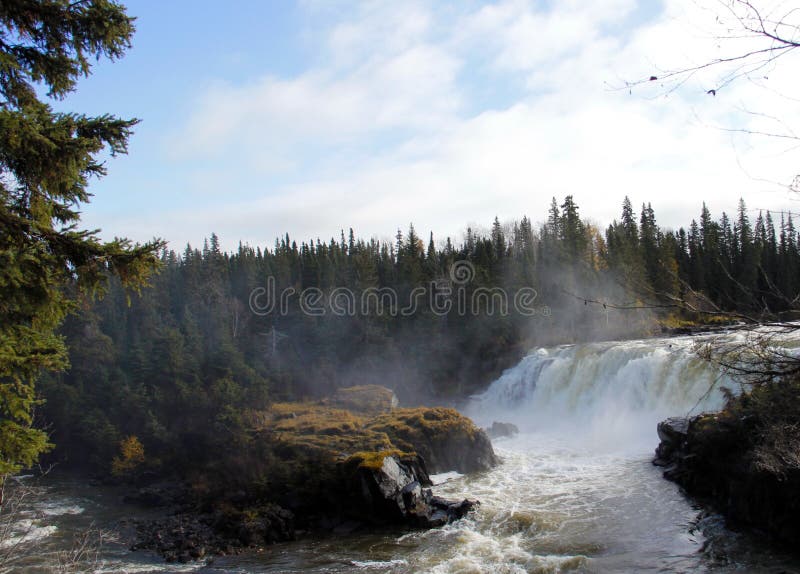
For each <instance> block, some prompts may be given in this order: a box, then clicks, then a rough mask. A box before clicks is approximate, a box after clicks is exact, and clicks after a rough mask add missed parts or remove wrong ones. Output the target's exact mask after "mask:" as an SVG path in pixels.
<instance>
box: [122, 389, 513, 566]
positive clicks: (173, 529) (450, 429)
mask: <svg viewBox="0 0 800 574" xmlns="http://www.w3.org/2000/svg"><path fill="white" fill-rule="evenodd" d="M247 417H248V420H249V424H250V427H251V440H250V443H249V444H248V445H246V448H244V449H243V453H242V456H241V461H240V464H238V465H236V466H233V467H229V468H225V469H223V471H221V472H220V475H218V476H216V477H214V478H213V479H209V478H208V477H205V476H202V477H198V476H194V477H187V480H186V481H185V482H184V483H181V484H180V486H176V484H175V483H161V484H158V485H149V486H146V487H142V488H139V489H138V490H137V491H136V492H135V493H134V494H132V495H131V496H129V497H128V501H129V502H130V503H133V504H138V505H140V506H151V507H152V506H158V507H163V508H164V509H165V515H164V516H163V517H162V518H160V519H156V520H149V521H137V522H136V523H135V524H133V526H135V529H136V532H137V538H138V539H137V541H136V543H135V544H134V548H146V549H151V550H155V551H157V552H159V553H161V554H162V555H163V556H164V557H165V558H166V559H167V560H169V561H176V560H177V561H182V562H186V561H189V560H197V559H201V558H204V557H206V556H209V555H214V554H229V553H232V552H238V551H240V550H242V549H245V548H252V547H258V546H263V545H266V544H271V543H274V542H280V541H285V540H292V539H294V537H295V536H297V535H298V532H299V533H302V532H304V531H308V530H314V531H319V530H324V531H348V530H352V529H355V528H359V527H363V526H365V525H397V526H402V527H406V528H407V527H411V528H432V527H437V526H442V525H444V524H447V523H448V522H450V521H453V520H458V519H460V518H462V517H463V516H465V515H466V514H467V513H468V512H469V511H471V510H473V509H474V508H476V507H477V506H478V504H479V502H478V501H475V500H446V499H443V498H440V497H437V496H435V495H434V494H433V492H432V490H431V486H432V483H431V479H430V476H429V472H446V471H450V470H455V471H458V472H462V473H467V472H476V471H482V470H487V469H489V468H491V467H492V466H494V465H496V464H497V463H498V459H497V457H496V455H495V454H494V451H493V450H492V445H491V441H490V440H489V437H488V436H487V435H486V433H485V432H484V431H483V430H481V429H479V428H477V427H476V426H475V425H474V424H473V423H472V421H470V420H469V419H468V418H466V417H464V416H463V415H461V414H459V413H458V412H457V411H455V410H453V409H447V408H405V409H404V408H398V407H397V402H396V399H395V398H394V395H393V394H392V393H391V391H388V390H387V389H384V388H382V387H377V386H369V387H357V388H351V389H344V390H342V391H340V392H339V393H337V395H336V396H334V397H331V398H329V399H325V400H322V401H317V402H309V403H277V404H274V405H272V407H271V408H270V409H268V410H267V411H260V412H251V413H247ZM228 460H230V457H229V458H228Z"/></svg>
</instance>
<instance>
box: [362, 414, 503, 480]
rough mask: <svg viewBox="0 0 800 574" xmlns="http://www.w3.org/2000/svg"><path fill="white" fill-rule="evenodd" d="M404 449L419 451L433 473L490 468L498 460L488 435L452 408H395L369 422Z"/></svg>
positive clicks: (371, 428) (370, 425)
mask: <svg viewBox="0 0 800 574" xmlns="http://www.w3.org/2000/svg"><path fill="white" fill-rule="evenodd" d="M367 428H368V429H369V430H371V431H373V432H377V433H381V434H385V435H386V436H387V437H388V438H389V440H390V441H391V443H392V444H393V445H395V446H396V447H397V448H399V449H400V450H402V451H405V452H416V453H418V454H420V455H421V456H422V458H423V459H424V460H425V463H426V465H427V467H428V468H429V469H430V471H431V472H434V473H438V472H447V471H449V470H456V471H458V472H462V473H468V472H476V471H481V470H488V469H490V468H492V467H494V466H496V465H497V464H498V463H499V459H498V458H497V455H495V453H494V449H493V448H492V441H491V440H490V439H489V437H488V435H487V434H486V433H485V432H484V431H483V430H481V429H480V428H478V427H477V426H475V424H474V423H473V422H472V421H471V420H470V419H468V418H467V417H465V416H464V415H462V414H461V413H459V412H458V411H456V410H455V409H449V408H442V407H436V408H413V409H409V408H407V409H395V410H394V411H392V413H390V414H386V415H381V416H378V417H375V418H374V419H372V420H371V421H369V423H368V424H367Z"/></svg>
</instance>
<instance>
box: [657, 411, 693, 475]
mask: <svg viewBox="0 0 800 574" xmlns="http://www.w3.org/2000/svg"><path fill="white" fill-rule="evenodd" d="M689 422H690V419H688V418H686V417H673V418H669V419H667V420H664V421H661V422H660V423H658V427H657V430H658V438H659V440H660V441H661V442H660V443H659V445H658V447H657V448H656V456H655V458H654V459H653V464H655V465H656V466H663V467H667V468H668V469H671V468H673V467H674V466H675V463H676V462H677V460H678V459H679V458H680V457H681V454H682V451H683V449H684V448H685V445H686V436H687V433H688V431H689ZM665 472H668V471H665Z"/></svg>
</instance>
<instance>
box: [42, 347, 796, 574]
mask: <svg viewBox="0 0 800 574" xmlns="http://www.w3.org/2000/svg"><path fill="white" fill-rule="evenodd" d="M743 336H744V335H742V334H736V333H732V334H729V335H723V336H722V338H721V340H720V343H725V342H736V341H737V340H741V338H742V337H743ZM713 340H714V339H711V338H709V336H696V337H676V338H662V339H647V340H637V341H624V342H611V343H592V344H582V345H573V346H562V347H555V348H550V349H539V350H536V351H534V352H532V353H531V354H530V355H529V356H527V357H525V358H524V359H523V360H522V361H521V362H520V363H519V364H518V365H517V366H515V367H513V368H511V369H509V370H507V371H506V372H505V373H503V375H502V376H501V377H500V378H499V379H498V380H496V381H495V382H494V383H492V384H491V385H490V386H489V388H488V389H487V390H486V391H485V392H484V393H483V394H481V395H480V396H477V397H474V399H473V400H472V401H471V403H470V404H469V405H468V407H467V408H466V409H465V410H466V412H467V414H468V415H470V416H471V417H472V418H473V419H475V421H476V422H478V423H479V424H481V425H482V426H486V425H489V424H491V423H492V421H495V420H497V421H505V422H513V423H515V424H517V425H518V426H519V427H520V430H521V432H520V434H519V435H518V436H516V437H514V438H503V439H499V440H496V441H494V448H495V450H496V452H497V453H498V454H499V455H500V456H501V457H502V459H503V463H502V464H501V465H500V466H498V467H497V468H495V469H492V470H491V471H487V472H483V473H478V474H474V475H468V476H459V475H457V476H456V478H454V479H453V480H450V481H448V482H446V483H445V484H442V485H439V486H436V487H435V490H436V493H437V494H439V495H442V496H445V497H450V498H464V497H473V498H477V499H479V500H480V501H481V506H480V509H479V510H478V511H477V512H476V513H474V514H472V515H470V516H469V517H468V518H465V519H463V520H460V521H458V522H455V523H452V524H449V525H447V526H445V527H443V528H437V529H433V530H428V531H412V532H408V533H398V532H396V531H392V530H389V531H375V532H363V531H362V532H358V533H354V534H352V535H348V536H341V537H339V536H337V537H332V538H331V537H328V538H324V539H322V540H313V539H311V540H309V539H301V540H298V541H297V542H294V543H289V544H285V545H278V546H276V547H274V548H271V549H269V550H268V551H267V552H265V553H263V554H262V553H254V554H244V555H238V556H228V557H224V558H219V559H217V560H216V561H215V563H214V564H213V565H208V566H204V565H202V564H193V565H187V566H176V565H164V564H159V563H157V561H156V560H154V559H153V557H147V556H143V555H141V554H138V553H135V554H129V553H125V552H122V551H121V549H117V551H118V554H114V553H105V552H104V555H103V557H102V558H103V564H102V567H101V568H99V569H96V570H95V572H104V573H105V572H109V573H110V572H114V573H117V572H130V571H138V572H151V571H164V570H167V569H171V568H176V569H177V570H176V571H181V572H183V571H190V570H194V569H197V570H199V571H202V572H219V573H228V572H236V573H237V574H238V573H245V572H247V573H267V572H269V573H273V572H281V573H287V572H294V573H300V572H302V573H308V572H315V573H325V574H330V573H345V572H353V571H363V572H391V573H395V574H410V573H412V572H413V573H417V572H426V573H430V574H446V573H459V574H465V573H470V574H471V573H475V574H478V573H483V572H503V573H514V574H516V573H519V574H522V573H555V572H603V573H605V572H625V573H627V572H643V571H650V572H655V571H658V572H690V571H691V572H694V571H700V570H709V569H713V570H714V571H715V572H726V573H727V572H741V571H764V572H779V571H798V570H797V567H798V564H797V561H796V560H795V559H794V558H791V557H786V556H779V555H777V554H776V553H775V552H774V551H773V550H772V549H769V548H764V547H759V546H758V542H757V541H750V540H745V539H743V538H741V537H739V536H738V535H736V536H733V535H730V533H728V532H727V531H725V530H724V528H722V527H718V532H717V534H715V535H714V539H713V540H714V542H713V545H714V546H716V545H717V542H716V541H717V540H722V542H721V543H722V544H728V542H726V541H730V546H731V548H733V550H730V551H728V550H726V562H725V563H724V564H720V563H714V562H712V559H710V558H709V557H708V555H706V554H704V553H702V552H700V549H701V548H702V547H703V544H704V535H703V533H701V532H698V531H697V530H693V529H692V524H693V521H694V520H695V519H696V517H697V510H696V509H695V508H693V507H692V505H691V504H690V503H689V501H687V500H686V498H685V497H684V496H683V495H681V493H680V491H679V489H678V487H677V486H676V485H675V484H673V483H671V482H668V481H666V480H664V479H663V478H662V477H661V470H660V469H658V468H656V467H654V466H653V465H652V464H651V462H650V461H651V458H652V453H653V449H654V448H655V446H656V444H657V443H658V438H657V436H656V424H657V423H658V422H659V421H660V420H662V419H664V418H666V417H670V416H682V415H687V414H694V413H699V412H701V411H704V410H713V409H716V408H718V407H719V406H721V403H722V395H721V393H720V390H719V389H720V388H721V387H722V386H728V387H729V388H732V389H733V390H736V388H735V386H734V385H733V384H732V382H731V381H730V380H728V379H726V378H725V377H724V376H722V375H721V374H720V373H719V372H718V371H717V370H716V369H715V368H714V367H712V366H711V365H710V364H709V363H707V362H704V361H703V360H701V359H699V358H698V357H697V356H696V355H695V353H694V352H693V350H694V349H693V346H694V344H695V343H696V342H698V341H699V342H709V341H713ZM798 345H800V341H794V342H793V343H792V344H791V345H789V346H794V347H795V348H797V347H798ZM62 498H63V496H62ZM83 506H87V507H89V508H90V507H91V505H90V504H88V501H86V503H81V507H83ZM117 511H118V512H119V510H117ZM76 516H77V517H83V516H84V515H83V514H78V515H76ZM66 518H70V516H67V517H66ZM62 527H63V528H64V529H65V531H66V530H67V527H68V521H67V520H66V519H64V518H63V517H62V520H61V522H59V529H61V528H62ZM50 538H51V539H52V541H53V543H54V544H55V543H57V542H58V541H57V540H56V536H51V537H50Z"/></svg>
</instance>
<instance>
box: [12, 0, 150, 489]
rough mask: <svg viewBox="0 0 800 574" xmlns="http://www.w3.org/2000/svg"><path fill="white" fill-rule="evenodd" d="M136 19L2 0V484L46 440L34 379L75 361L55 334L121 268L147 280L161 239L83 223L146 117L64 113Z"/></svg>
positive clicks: (61, 0) (74, 5) (60, 3)
mask: <svg viewBox="0 0 800 574" xmlns="http://www.w3.org/2000/svg"><path fill="white" fill-rule="evenodd" d="M133 32H134V27H133V19H132V18H131V17H129V16H128V15H127V14H126V13H125V9H124V8H123V7H122V6H120V5H118V4H116V3H114V2H111V1H108V0H94V1H91V2H70V1H67V0H9V1H6V0H4V1H3V2H2V4H0V480H2V478H3V477H5V476H7V475H8V474H10V473H14V472H17V471H19V470H20V469H21V468H24V467H27V466H30V465H31V464H33V463H34V462H36V460H37V458H38V456H39V454H40V453H42V452H43V451H45V450H46V449H47V448H48V447H49V444H48V437H47V435H46V434H45V433H44V432H43V431H41V430H38V429H35V428H33V410H34V407H35V406H36V404H37V402H38V398H37V393H36V389H35V382H36V380H37V378H38V377H39V376H40V374H41V373H42V371H43V370H59V369H64V368H66V366H67V353H66V348H65V345H64V341H63V339H62V338H61V337H60V336H59V335H58V334H57V333H56V329H57V327H58V326H59V325H60V323H61V322H62V320H63V319H64V317H65V316H66V314H67V313H68V312H69V311H70V310H71V309H72V308H73V307H74V305H75V302H76V299H77V297H79V296H80V294H82V293H84V294H96V293H98V292H102V289H103V285H104V280H105V278H106V277H107V276H108V275H109V274H116V275H118V276H119V277H120V279H121V280H122V283H123V284H124V285H126V286H136V285H140V284H141V282H142V281H144V280H145V279H146V278H147V277H148V275H149V274H150V273H151V272H152V270H153V269H154V268H155V266H156V265H157V261H158V258H157V251H158V249H159V248H160V247H161V246H162V243H161V242H158V241H153V242H151V243H148V244H145V245H133V244H131V243H130V242H129V241H127V240H124V239H116V240H114V241H111V242H103V241H101V240H100V239H99V238H98V237H97V235H96V232H93V231H87V230H81V229H79V227H78V226H79V222H80V215H79V211H78V209H79V208H80V206H81V204H84V203H86V202H87V201H88V200H89V197H90V194H89V191H88V184H89V180H90V178H92V177H100V176H102V175H104V174H105V166H104V164H103V163H102V162H101V161H100V160H99V159H98V156H99V155H100V154H101V153H102V152H103V151H104V150H108V151H110V153H111V155H112V156H113V155H115V154H118V153H125V152H126V149H127V141H128V137H129V136H130V134H131V129H132V128H133V126H134V125H135V124H136V122H137V120H123V119H119V118H116V117H114V116H111V115H103V116H99V117H87V116H84V115H79V114H71V113H58V112H55V111H54V110H53V109H52V107H51V106H50V105H49V104H48V103H47V102H46V101H42V100H40V98H39V95H38V93H37V89H39V88H44V89H46V91H47V97H49V98H53V99H62V98H64V97H65V96H66V95H67V94H68V93H69V92H71V91H72V90H73V89H74V88H75V85H76V82H77V81H78V79H79V78H80V77H82V76H87V75H88V74H89V73H90V71H91V61H92V59H93V58H101V57H106V58H109V59H111V60H114V59H117V58H119V57H121V56H122V55H123V54H124V52H125V50H126V49H127V48H128V47H129V46H130V39H131V36H132V34H133Z"/></svg>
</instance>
